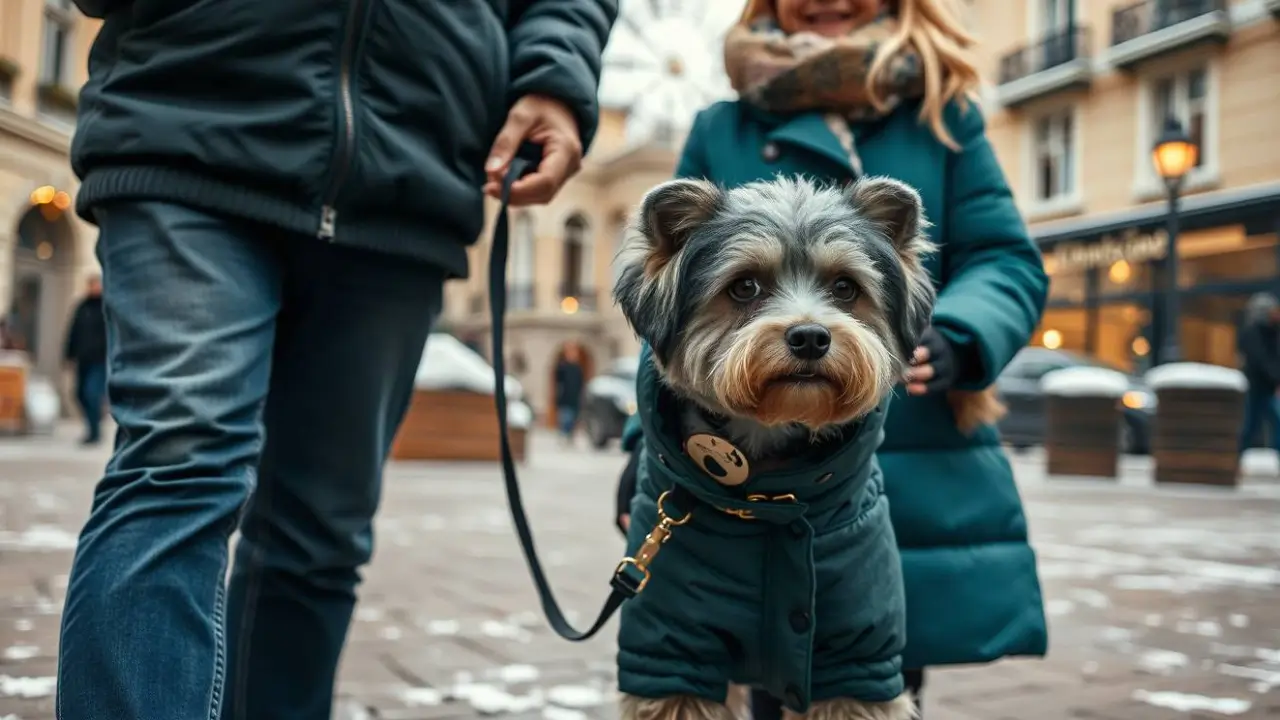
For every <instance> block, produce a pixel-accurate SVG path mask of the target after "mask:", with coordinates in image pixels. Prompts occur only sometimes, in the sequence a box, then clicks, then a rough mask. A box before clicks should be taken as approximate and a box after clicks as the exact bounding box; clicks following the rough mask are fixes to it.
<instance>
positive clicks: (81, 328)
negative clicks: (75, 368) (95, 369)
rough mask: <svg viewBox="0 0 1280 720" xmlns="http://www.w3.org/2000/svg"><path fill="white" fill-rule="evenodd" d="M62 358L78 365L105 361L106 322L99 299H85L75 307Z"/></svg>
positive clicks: (100, 299)
mask: <svg viewBox="0 0 1280 720" xmlns="http://www.w3.org/2000/svg"><path fill="white" fill-rule="evenodd" d="M63 356H64V357H65V358H66V359H67V360H71V361H72V362H75V363H77V364H80V365H85V364H89V363H104V362H106V361H107V320H106V318H104V317H103V316H102V298H101V297H87V298H85V299H84V300H81V301H80V304H79V305H77V306H76V311H75V313H74V314H72V316H71V327H69V328H67V344H66V348H65V349H64V352H63Z"/></svg>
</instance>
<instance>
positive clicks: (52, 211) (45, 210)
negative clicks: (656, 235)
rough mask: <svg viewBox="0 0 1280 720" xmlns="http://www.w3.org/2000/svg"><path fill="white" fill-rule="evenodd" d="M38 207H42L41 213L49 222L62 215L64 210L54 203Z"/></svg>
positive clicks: (38, 206)
mask: <svg viewBox="0 0 1280 720" xmlns="http://www.w3.org/2000/svg"><path fill="white" fill-rule="evenodd" d="M36 207H37V208H39V209H40V215H42V216H43V217H44V219H45V220H48V221H49V222H53V221H54V220H57V219H58V218H59V217H61V216H62V211H61V210H59V209H58V208H57V207H55V206H54V204H53V203H44V204H43V205H37V206H36Z"/></svg>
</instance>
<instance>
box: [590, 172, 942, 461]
mask: <svg viewBox="0 0 1280 720" xmlns="http://www.w3.org/2000/svg"><path fill="white" fill-rule="evenodd" d="M927 226H928V225H927V222H926V220H925V219H924V217H923V216H922V210H921V203H920V198H919V196H918V195H917V194H916V192H915V191H914V190H912V189H911V188H910V187H908V186H907V185H904V184H902V183H900V182H897V181H894V180H888V179H882V178H868V179H864V180H862V181H860V182H858V183H856V184H854V185H852V186H849V187H846V188H835V187H823V186H819V185H816V184H814V183H811V182H809V181H806V180H802V179H778V180H774V181H770V182H759V183H753V184H750V185H745V186H742V187H739V188H735V189H733V190H724V189H722V188H720V187H718V186H716V185H713V184H711V183H709V182H705V181H701V180H673V181H670V182H667V183H664V184H663V185H660V186H658V187H657V188H654V189H653V190H652V191H650V192H649V194H648V195H647V196H646V197H645V199H644V200H643V202H642V203H641V206H640V209H639V212H638V213H637V217H636V219H635V222H634V223H633V227H632V232H631V233H630V235H629V236H628V238H627V240H626V242H625V243H624V245H623V247H622V249H621V250H620V251H619V253H618V257H617V260H616V266H617V276H618V279H617V282H616V283H615V289H614V297H615V299H616V300H617V302H618V304H619V305H620V306H621V308H622V311H623V313H624V314H625V315H626V316H627V319H628V320H629V321H630V322H631V325H632V327H633V328H634V329H635V331H636V333H637V334H638V335H639V336H640V338H641V339H643V340H645V341H647V342H648V343H649V345H650V347H651V348H652V349H653V353H654V357H655V360H656V361H657V363H658V365H659V368H660V370H661V372H662V375H663V379H664V380H665V382H666V383H667V384H668V385H669V386H670V387H671V388H672V389H673V390H675V392H676V393H677V394H678V395H680V396H681V397H684V398H686V399H688V400H690V401H692V402H693V403H696V405H697V406H699V407H701V408H703V409H706V410H708V411H710V412H712V413H714V414H716V415H719V416H722V417H725V418H728V423H729V426H730V428H729V429H730V433H731V434H733V435H734V436H735V437H732V438H730V439H731V440H732V441H734V442H735V444H738V443H740V444H739V447H741V448H742V449H743V450H745V451H746V452H748V453H749V454H752V455H755V456H757V457H759V456H760V455H768V454H772V452H775V451H778V450H780V449H781V448H782V447H783V446H786V445H789V444H791V443H792V442H794V441H795V440H796V439H797V438H798V437H804V436H806V435H807V436H809V437H815V436H821V435H822V434H823V433H824V432H825V431H829V430H831V429H832V428H838V427H839V426H841V425H843V424H846V423H848V422H849V421H851V420H853V419H856V418H857V417H859V416H861V415H862V414H864V413H866V412H867V411H869V410H870V409H871V408H872V407H874V406H875V405H876V404H877V403H879V401H880V400H881V399H882V398H883V397H884V395H885V394H886V393H887V392H889V390H890V388H891V387H892V385H893V384H894V383H895V382H897V381H898V379H899V378H900V377H901V375H902V371H903V369H904V368H905V366H906V363H907V362H908V360H909V358H910V357H911V353H912V351H913V350H914V348H915V346H916V343H917V341H918V340H919V337H920V333H921V332H922V331H923V330H924V328H925V326H926V325H927V324H928V322H929V317H930V314H931V312H932V307H933V300H934V290H933V284H932V282H931V281H930V279H929V277H928V274H927V273H926V271H925V269H924V264H923V258H924V256H925V255H926V254H927V253H929V252H931V251H932V250H933V245H932V244H931V243H930V242H929V240H928V239H927V237H926V236H925V234H924V230H925V229H926V228H927ZM745 277H754V278H756V279H757V280H758V282H759V284H760V285H761V287H762V292H761V296H760V297H759V299H758V300H757V301H756V302H752V303H740V302H735V301H733V300H732V298H730V297H729V296H728V295H727V293H728V292H729V288H730V285H732V284H733V283H734V282H735V280H739V279H741V278H745ZM837 278H847V279H848V280H850V281H852V282H853V284H854V285H855V286H856V289H857V296H856V298H855V299H854V300H853V301H852V302H841V301H838V300H837V299H836V298H834V297H833V296H832V292H831V287H832V283H833V281H835V280H836V279H837ZM801 323H816V324H819V325H822V326H824V327H825V328H827V329H828V330H829V332H830V333H831V336H832V342H831V348H830V351H829V352H828V353H827V355H826V357H824V358H823V359H822V360H821V362H820V363H816V364H811V365H814V367H808V368H801V367H800V366H801V365H803V364H804V363H800V362H798V361H796V360H795V358H792V357H790V356H789V355H788V349H787V345H786V343H785V341H784V336H785V333H786V330H787V329H788V328H790V327H792V326H795V325H797V324H801ZM814 369H816V370H818V371H819V374H820V375H821V376H823V377H824V378H825V379H826V380H828V381H834V383H833V384H834V385H835V387H834V390H835V391H836V392H834V393H822V392H814V391H813V390H814V388H807V389H806V388H802V387H801V388H798V389H797V390H798V392H800V393H801V395H802V396H803V397H808V398H809V399H810V400H814V401H816V403H817V405H816V406H814V408H813V409H814V411H815V412H814V413H812V416H810V417H805V416H804V414H800V415H799V416H797V417H786V415H787V413H786V412H784V410H785V408H786V407H789V406H791V405H794V403H789V402H786V401H785V399H776V398H775V400H774V401H773V402H764V401H766V400H768V398H767V397H762V395H776V394H777V393H776V392H775V390H776V388H773V387H770V389H769V390H768V391H765V390H764V389H763V386H766V385H769V384H770V383H771V382H772V380H771V377H770V375H771V374H772V375H775V376H783V375H786V374H788V373H792V372H796V371H798V370H814ZM829 384H831V383H829ZM824 395H825V396H827V397H825V402H824V398H823V397H822V396H824ZM803 397H801V396H797V398H796V400H797V401H799V400H801V399H803ZM762 405H763V406H769V405H772V406H775V407H776V409H777V410H778V411H777V412H768V413H762V410H769V409H770V408H769V407H763V408H762ZM779 413H781V415H779ZM764 414H767V415H768V417H765V416H763V415H764Z"/></svg>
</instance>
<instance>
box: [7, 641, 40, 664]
mask: <svg viewBox="0 0 1280 720" xmlns="http://www.w3.org/2000/svg"><path fill="white" fill-rule="evenodd" d="M39 654H40V648H38V647H36V646H35V645H13V646H10V647H7V648H5V649H4V659H5V660H14V661H19V662H20V661H22V660H30V659H31V658H33V657H35V656H36V655H39Z"/></svg>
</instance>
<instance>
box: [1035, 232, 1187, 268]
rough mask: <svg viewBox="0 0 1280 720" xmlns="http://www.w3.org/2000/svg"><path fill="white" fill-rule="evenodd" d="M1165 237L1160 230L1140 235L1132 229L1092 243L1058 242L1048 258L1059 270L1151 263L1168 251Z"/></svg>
mask: <svg viewBox="0 0 1280 720" xmlns="http://www.w3.org/2000/svg"><path fill="white" fill-rule="evenodd" d="M1166 237H1167V236H1166V235H1165V233H1164V232H1163V231H1161V232H1155V233H1142V234H1139V233H1137V232H1134V231H1132V230H1131V231H1129V232H1126V233H1124V234H1123V235H1121V236H1120V237H1111V236H1106V237H1104V238H1102V239H1101V240H1098V241H1096V242H1091V243H1061V244H1059V245H1058V246H1057V247H1055V248H1054V249H1053V252H1052V253H1049V255H1050V256H1051V258H1047V259H1048V260H1050V262H1051V263H1052V264H1053V266H1054V269H1055V270H1058V271H1062V270H1067V271H1071V270H1087V269H1091V268H1102V267H1108V266H1110V265H1112V264H1113V263H1116V262H1119V261H1121V260H1124V261H1125V262H1128V263H1144V262H1150V261H1152V260H1160V259H1161V258H1163V257H1164V256H1165V253H1166V252H1167V251H1168V240H1167V239H1166Z"/></svg>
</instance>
